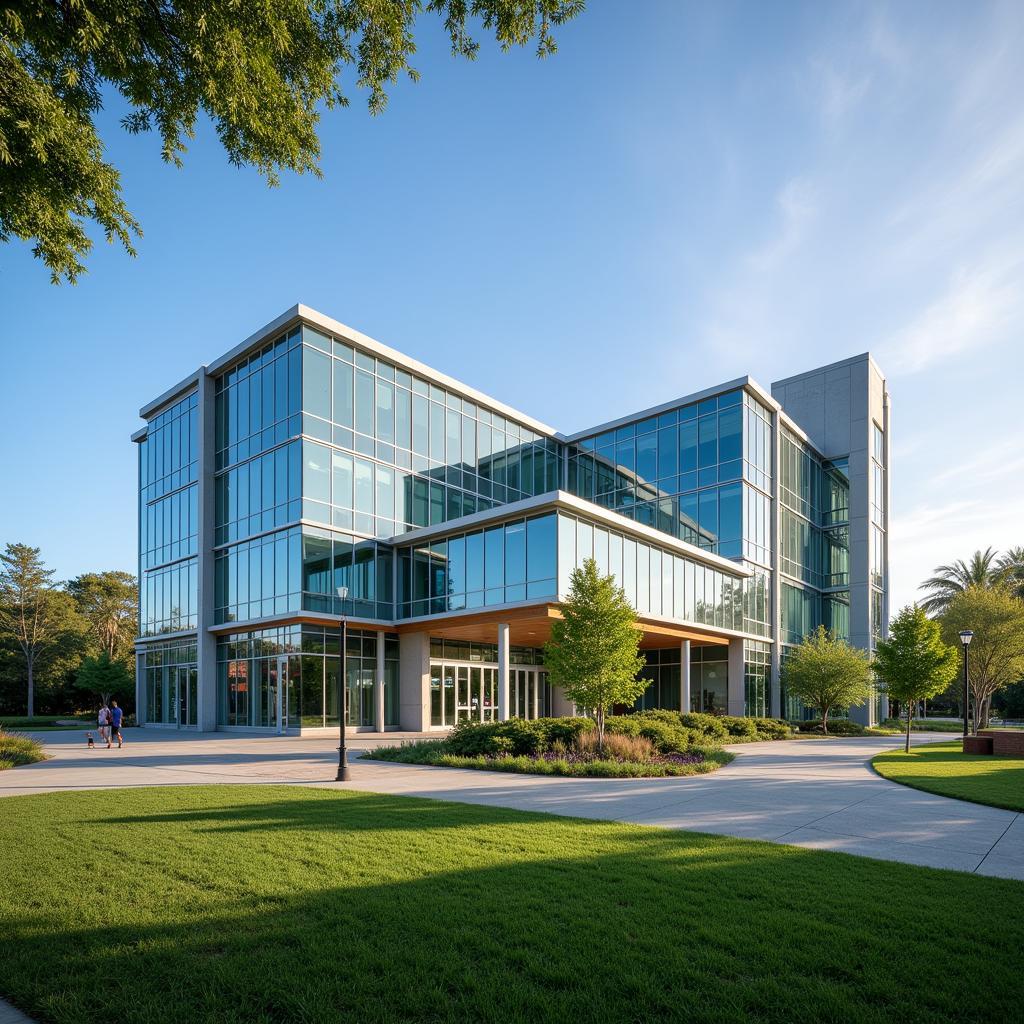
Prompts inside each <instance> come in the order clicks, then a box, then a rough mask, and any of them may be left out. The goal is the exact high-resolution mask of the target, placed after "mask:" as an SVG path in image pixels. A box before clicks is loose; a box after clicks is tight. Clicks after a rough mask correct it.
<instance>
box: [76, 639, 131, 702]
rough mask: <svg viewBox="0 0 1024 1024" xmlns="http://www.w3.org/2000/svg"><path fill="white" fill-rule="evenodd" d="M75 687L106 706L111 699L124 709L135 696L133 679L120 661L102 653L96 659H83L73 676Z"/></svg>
mask: <svg viewBox="0 0 1024 1024" xmlns="http://www.w3.org/2000/svg"><path fill="white" fill-rule="evenodd" d="M75 686H77V687H78V688H79V689H80V690H87V691H88V692H89V693H92V694H95V695H96V696H97V697H99V699H100V700H101V701H102V702H103V703H104V704H107V703H109V702H110V700H111V699H114V700H116V701H118V703H119V704H120V705H121V706H122V707H125V706H126V704H128V703H129V702H131V703H134V701H132V697H133V696H134V694H135V678H134V677H133V676H132V673H131V672H130V671H129V670H128V668H127V667H126V666H125V664H124V662H122V661H115V660H114V659H113V658H111V657H110V655H109V654H107V652H106V651H104V652H103V653H102V654H101V655H100V656H99V657H98V658H85V659H84V660H83V661H82V664H81V665H80V666H79V668H78V674H77V675H76V676H75Z"/></svg>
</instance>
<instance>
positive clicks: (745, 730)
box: [719, 715, 757, 739]
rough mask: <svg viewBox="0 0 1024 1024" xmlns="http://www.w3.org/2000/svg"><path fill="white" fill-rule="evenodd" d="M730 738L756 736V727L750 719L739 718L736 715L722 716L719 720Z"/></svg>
mask: <svg viewBox="0 0 1024 1024" xmlns="http://www.w3.org/2000/svg"><path fill="white" fill-rule="evenodd" d="M719 721H720V722H721V723H722V725H724V726H725V728H726V731H727V732H728V733H729V735H730V736H740V737H750V738H751V739H753V738H755V737H756V736H757V726H756V725H754V721H753V719H751V718H740V717H739V716H737V715H722V717H721V718H720V719H719Z"/></svg>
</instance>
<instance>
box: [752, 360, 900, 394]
mask: <svg viewBox="0 0 1024 1024" xmlns="http://www.w3.org/2000/svg"><path fill="white" fill-rule="evenodd" d="M863 362H867V363H870V364H871V366H873V367H874V368H875V370H876V372H877V373H878V376H879V377H881V378H882V380H886V376H885V374H884V373H883V372H882V368H881V367H880V366H879V365H878V363H877V362H875V357H874V356H873V355H872V354H871V353H870V352H861V353H860V354H859V355H855V356H847V357H846V358H845V359H837V360H836V361H835V362H833V363H825V365H824V366H815V367H812V368H811V369H810V370H804V371H803V372H802V373H793V374H790V376H788V377H783V378H781V379H780V380H773V381H772V387H773V388H774V387H777V386H779V385H783V384H792V383H793V382H794V381H797V380H802V379H803V378H804V377H810V376H812V375H813V374H815V373H823V372H825V371H826V370H838V369H839V368H840V367H841V366H852V365H853V364H854V363H863Z"/></svg>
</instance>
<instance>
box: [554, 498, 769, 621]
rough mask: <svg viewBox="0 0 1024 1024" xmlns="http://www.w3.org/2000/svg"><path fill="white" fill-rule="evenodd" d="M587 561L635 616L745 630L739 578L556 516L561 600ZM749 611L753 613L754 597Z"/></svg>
mask: <svg viewBox="0 0 1024 1024" xmlns="http://www.w3.org/2000/svg"><path fill="white" fill-rule="evenodd" d="M588 558H593V559H594V560H595V561H596V562H597V565H598V569H599V570H600V571H601V572H603V573H609V574H611V575H612V576H614V577H615V580H616V582H617V583H618V584H619V586H621V587H622V589H623V591H624V592H625V594H626V598H627V600H628V601H629V602H630V604H632V605H633V607H634V608H635V609H636V610H637V613H638V614H639V615H657V616H663V617H665V618H671V619H679V620H682V621H686V622H696V623H703V624H704V625H708V626H718V627H721V628H725V629H735V630H742V629H743V628H744V604H745V599H744V578H743V577H739V576H731V575H729V574H728V573H726V572H723V571H721V570H719V569H713V568H711V567H710V566H706V565H704V564H703V563H700V562H695V561H693V560H692V559H689V558H686V557H684V556H682V555H678V554H675V553H674V552H670V551H667V550H664V549H662V548H659V547H657V546H656V545H652V544H648V543H645V542H644V541H641V540H637V539H636V538H633V537H629V536H626V535H625V534H621V533H619V532H617V531H615V530H609V529H607V528H605V527H603V526H598V525H597V524H595V523H591V522H588V521H586V520H584V519H578V518H576V517H574V516H570V515H567V514H565V513H561V512H560V513H559V514H558V580H559V585H558V592H559V594H565V593H567V592H568V590H569V574H570V572H571V571H572V570H573V569H575V568H578V567H579V566H582V564H583V563H584V561H586V559H588ZM757 586H760V584H757ZM763 600H766V592H765V595H764V597H763ZM753 606H754V608H755V609H756V608H757V599H756V597H755V598H754V599H753Z"/></svg>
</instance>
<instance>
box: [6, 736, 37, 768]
mask: <svg viewBox="0 0 1024 1024" xmlns="http://www.w3.org/2000/svg"><path fill="white" fill-rule="evenodd" d="M45 759H46V755H45V754H44V753H43V748H42V747H41V746H40V745H39V744H38V743H37V742H36V741H35V740H34V739H32V738H31V737H30V736H20V735H18V733H14V732H5V731H3V730H2V729H0V771H2V770H5V769H7V768H17V767H18V766H19V765H23V764H34V763H35V762H36V761H43V760H45Z"/></svg>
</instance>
